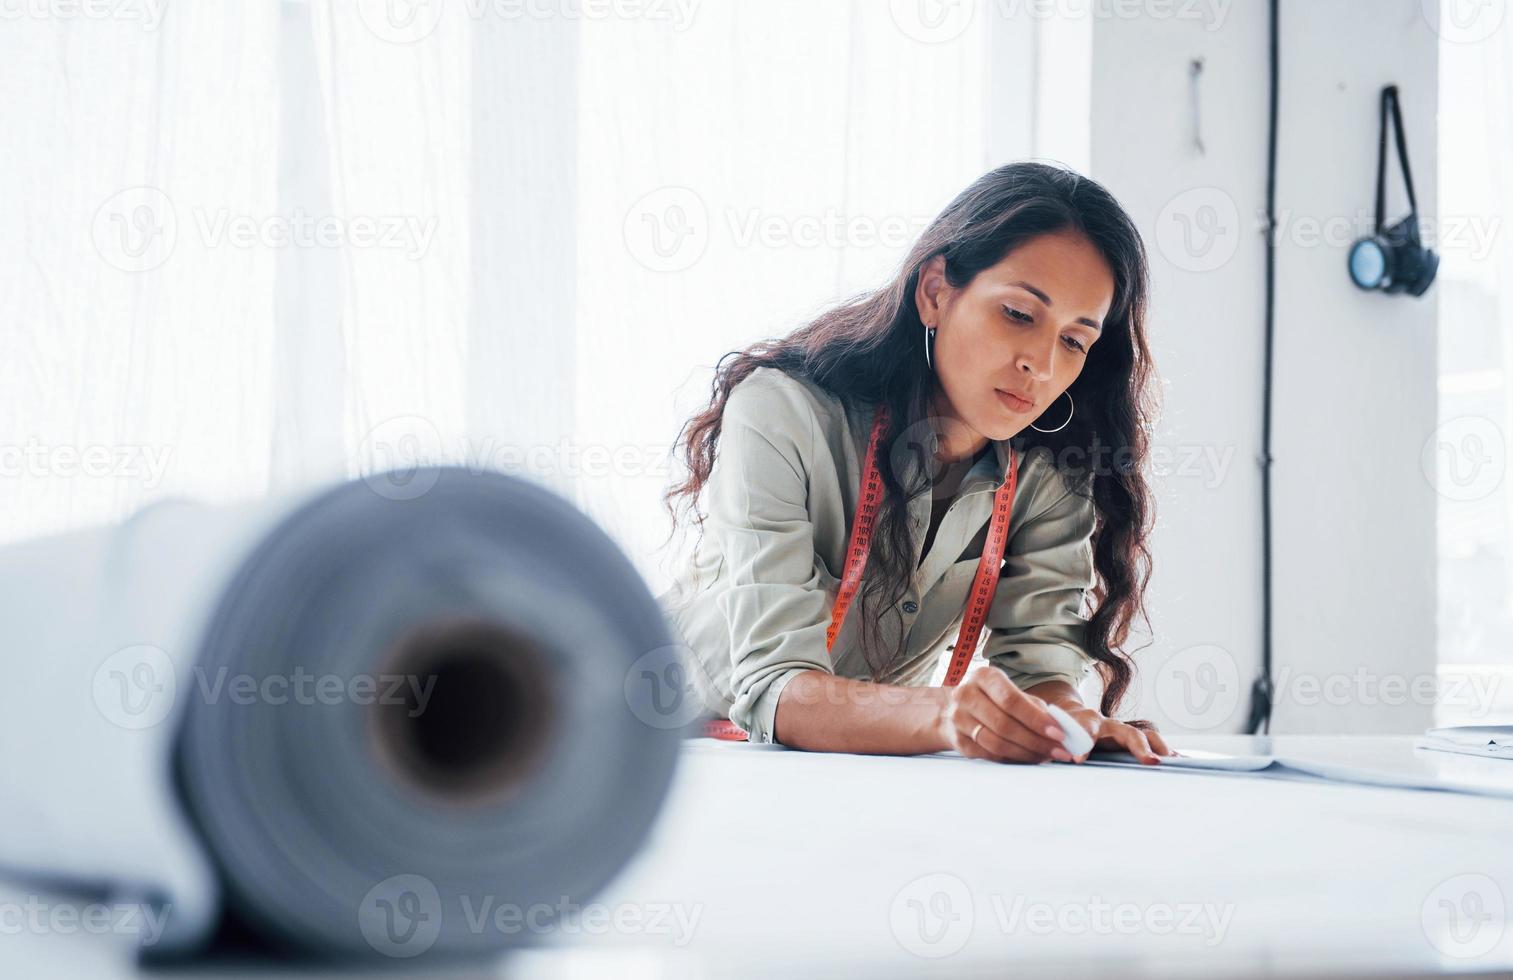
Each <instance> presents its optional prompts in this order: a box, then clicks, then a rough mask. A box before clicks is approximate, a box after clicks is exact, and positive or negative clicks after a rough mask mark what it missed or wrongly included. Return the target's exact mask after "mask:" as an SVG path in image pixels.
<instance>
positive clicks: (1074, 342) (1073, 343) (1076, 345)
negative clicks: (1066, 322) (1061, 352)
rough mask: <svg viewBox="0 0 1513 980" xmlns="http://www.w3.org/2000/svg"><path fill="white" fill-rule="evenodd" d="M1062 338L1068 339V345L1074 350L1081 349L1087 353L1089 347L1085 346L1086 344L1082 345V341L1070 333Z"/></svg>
mask: <svg viewBox="0 0 1513 980" xmlns="http://www.w3.org/2000/svg"><path fill="white" fill-rule="evenodd" d="M1061 339H1062V340H1064V341H1066V345H1067V347H1069V348H1071V349H1072V350H1075V351H1081V352H1082V353H1084V354H1086V353H1087V348H1086V347H1084V346H1082V341H1080V340H1078V339H1077V338H1076V337H1073V336H1071V335H1070V334H1068V335H1067V336H1065V337H1062V338H1061Z"/></svg>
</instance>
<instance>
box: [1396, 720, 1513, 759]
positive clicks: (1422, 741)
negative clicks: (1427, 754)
mask: <svg viewBox="0 0 1513 980" xmlns="http://www.w3.org/2000/svg"><path fill="white" fill-rule="evenodd" d="M1414 744H1415V745H1417V746H1418V747H1419V748H1421V749H1434V750H1435V751H1437V752H1460V753H1464V754H1465V755H1479V756H1485V757H1487V758H1490V759H1513V725H1453V726H1450V727H1447V728H1431V729H1429V730H1428V731H1427V732H1425V733H1424V734H1423V735H1421V736H1419V739H1418V741H1417V742H1415V743H1414Z"/></svg>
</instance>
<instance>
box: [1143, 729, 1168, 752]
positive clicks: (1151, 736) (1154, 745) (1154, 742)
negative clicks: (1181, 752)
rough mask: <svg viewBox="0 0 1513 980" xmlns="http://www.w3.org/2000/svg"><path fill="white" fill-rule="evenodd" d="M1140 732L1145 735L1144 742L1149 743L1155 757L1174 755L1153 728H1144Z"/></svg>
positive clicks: (1164, 740)
mask: <svg viewBox="0 0 1513 980" xmlns="http://www.w3.org/2000/svg"><path fill="white" fill-rule="evenodd" d="M1141 731H1142V732H1143V733H1144V735H1145V740H1146V741H1147V742H1149V743H1150V747H1151V749H1152V750H1154V751H1155V752H1156V754H1157V755H1175V754H1176V753H1175V752H1173V751H1172V750H1171V746H1169V745H1167V744H1166V739H1164V738H1162V737H1161V733H1160V732H1158V731H1156V730H1155V729H1154V728H1145V729H1142V730H1141Z"/></svg>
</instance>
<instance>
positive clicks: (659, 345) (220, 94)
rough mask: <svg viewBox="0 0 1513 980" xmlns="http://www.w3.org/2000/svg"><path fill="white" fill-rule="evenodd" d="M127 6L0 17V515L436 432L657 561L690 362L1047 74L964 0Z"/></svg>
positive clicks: (1002, 134) (375, 458)
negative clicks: (154, 14) (3, 195)
mask: <svg viewBox="0 0 1513 980" xmlns="http://www.w3.org/2000/svg"><path fill="white" fill-rule="evenodd" d="M86 6H87V5H86ZM66 9H67V10H72V9H73V8H72V7H68V8H66ZM133 9H138V10H145V9H154V10H157V11H158V12H159V14H160V19H159V20H158V21H156V22H155V23H150V24H149V23H144V22H142V21H141V20H140V19H136V20H133V19H126V18H124V17H105V18H99V17H84V16H82V15H80V16H70V15H68V14H67V13H66V12H65V6H64V5H59V7H58V10H57V11H56V12H53V13H50V14H48V15H46V16H26V17H22V18H20V19H18V20H14V21H10V22H8V23H7V25H6V29H5V31H4V32H3V33H0V79H3V80H4V81H5V82H6V83H7V86H6V87H7V91H9V92H11V93H12V97H11V98H10V99H8V100H7V104H6V106H5V108H4V109H3V110H0V112H3V113H4V116H5V121H6V122H7V123H9V125H7V126H6V130H7V132H8V133H9V134H10V137H9V139H8V145H7V148H6V150H5V151H4V153H3V154H0V176H3V177H4V178H5V179H6V182H7V186H8V188H9V191H10V193H8V194H7V200H8V201H9V206H8V215H7V216H8V218H9V219H10V220H8V221H6V222H5V223H4V224H3V226H0V258H3V260H4V264H5V269H4V273H3V275H0V316H3V322H0V338H3V340H0V467H4V473H3V477H0V540H14V539H17V538H21V537H26V536H31V535H35V534H39V533H44V532H47V531H52V530H58V529H63V528H68V527H73V526H78V525H83V524H90V523H96V522H100V521H106V520H112V519H116V518H119V517H122V516H124V515H125V514H127V513H129V512H131V511H132V510H134V509H136V508H137V507H139V506H141V505H142V504H144V503H146V502H148V501H149V500H152V499H154V498H157V497H161V496H164V495H169V494H191V495H194V496H197V497H200V498H204V499H209V500H216V501H222V500H236V499H244V498H249V497H255V496H259V495H262V494H264V493H266V492H269V491H275V490H282V489H287V488H294V487H300V486H304V485H307V484H309V483H310V482H312V481H315V480H322V479H326V478H330V477H336V476H342V475H354V474H357V473H359V472H361V471H363V470H364V469H365V468H367V467H372V466H381V465H387V464H403V463H406V462H415V461H425V460H441V461H452V462H464V463H467V464H469V465H478V466H489V467H494V468H502V469H511V470H516V471H523V472H525V473H527V475H529V476H531V477H533V478H536V479H540V480H542V481H544V482H547V483H549V484H552V485H554V486H556V487H558V488H559V489H561V490H562V491H563V492H565V493H568V494H570V495H572V496H573V497H574V499H575V500H576V501H577V502H578V503H579V504H580V506H582V507H584V508H585V509H586V510H588V511H589V512H590V513H591V514H592V515H593V516H595V517H596V518H597V519H599V520H600V521H601V523H603V524H604V526H605V527H606V528H607V529H608V530H609V531H610V533H611V534H613V535H614V536H616V537H617V538H618V539H619V540H620V542H621V543H622V544H623V545H624V546H625V548H626V549H627V551H628V552H629V553H630V554H631V555H632V558H633V559H634V560H635V561H636V562H637V564H638V565H639V566H640V568H641V569H642V571H643V572H644V573H645V574H646V575H647V577H648V579H649V580H650V581H651V583H652V585H653V586H654V587H658V588H659V587H660V586H661V585H662V584H663V582H664V581H665V575H666V572H667V569H668V567H669V561H670V560H671V559H670V558H669V557H668V556H667V555H665V554H662V555H659V554H658V552H657V546H658V545H659V544H660V543H661V542H662V541H663V539H664V538H665V537H666V534H667V531H668V529H669V525H668V524H667V523H666V521H665V519H664V517H663V515H662V510H661V505H660V496H661V493H662V491H663V490H665V489H666V487H667V485H668V483H669V481H670V480H671V478H672V476H673V475H674V474H673V471H672V470H671V469H670V468H669V459H668V449H669V447H670V444H671V442H672V440H673V438H674V437H675V436H676V435H677V432H678V429H679V427H680V425H681V424H682V422H683V421H684V420H685V419H686V418H687V417H688V415H689V414H690V413H691V412H692V411H694V410H695V409H696V408H698V407H701V406H702V405H703V404H704V403H705V401H706V399H707V393H708V391H707V389H708V381H709V377H710V370H711V369H712V367H713V365H714V363H715V361H716V360H717V359H718V358H719V356H720V355H722V354H723V353H725V352H727V351H730V350H734V349H737V348H739V347H742V346H745V345H746V344H748V343H750V342H752V341H754V340H757V339H759V338H762V337H765V336H772V335H776V334H780V333H785V332H787V331H789V330H791V329H793V328H794V327H795V326H797V325H798V324H799V323H800V322H801V321H802V319H804V318H805V317H806V316H809V315H812V314H813V313H815V312H816V311H818V310H819V309H820V308H822V307H823V306H825V305H826V304H829V303H832V302H834V301H836V300H838V299H840V298H841V297H843V296H845V295H847V294H850V293H853V292H855V291H857V290H860V289H863V288H867V287H870V286H873V285H875V284H876V283H878V282H879V281H880V280H881V279H882V278H883V277H885V276H886V275H888V274H889V273H890V272H891V271H892V269H893V267H894V265H895V264H896V262H897V260H898V259H899V258H900V257H901V255H902V254H903V252H904V250H905V249H906V247H907V244H908V242H909V241H910V239H911V238H912V237H913V235H914V234H915V233H916V232H917V231H918V230H919V229H920V228H921V227H922V226H923V224H924V223H925V222H926V221H928V220H929V218H930V217H932V216H933V215H934V214H935V212H936V211H937V210H938V209H939V208H940V207H941V206H942V205H943V204H945V202H946V201H947V200H948V199H949V198H950V196H951V195H953V194H954V193H956V192H957V191H958V190H960V189H961V188H962V187H963V186H965V184H966V183H967V182H968V181H970V180H971V179H972V178H973V177H975V176H977V175H978V174H979V173H981V172H982V171H983V170H984V169H985V168H986V167H987V166H989V165H991V164H993V163H997V162H1001V161H1002V160H1004V159H1007V158H1009V157H1011V156H1026V155H1029V154H1030V153H1031V152H1032V151H1033V150H1034V149H1035V148H1036V146H1035V140H1036V136H1035V132H1036V129H1037V126H1036V124H1035V122H1034V119H1035V114H1036V112H1037V111H1039V112H1041V113H1042V114H1043V113H1044V112H1046V111H1047V107H1048V105H1049V103H1047V100H1046V99H1044V98H1041V99H1040V100H1039V101H1038V102H1037V101H1036V96H1035V92H1034V88H1035V77H1034V72H1035V70H1036V69H1035V67H1034V64H1033V63H1032V61H1031V60H1028V59H1025V58H1024V57H1022V56H1023V55H1024V54H1025V53H1026V52H1029V51H1030V50H1031V49H1032V48H1033V41H1032V37H1033V34H1034V25H1030V26H1029V27H1028V28H1026V27H1025V26H1024V25H1023V24H1015V23H1012V22H1010V21H1005V20H1003V19H1002V18H1001V16H1000V14H1001V13H1002V11H1001V10H1000V9H999V8H998V7H997V5H993V4H989V3H985V2H984V3H977V4H966V5H956V6H953V7H947V8H942V9H941V10H939V11H935V10H934V8H933V7H932V5H931V4H930V3H923V4H917V3H914V2H912V0H908V2H903V0H899V2H889V3H872V2H861V0H855V2H852V0H825V2H815V0H764V2H762V3H760V4H758V3H745V2H736V0H705V2H703V3H694V4H681V5H680V4H668V5H652V4H647V5H634V4H631V5H621V6H620V7H616V8H613V9H610V16H601V15H599V14H596V13H594V12H593V11H594V10H595V9H596V8H592V7H590V8H587V9H585V7H584V5H581V4H560V5H555V6H554V5H552V4H535V5H524V6H522V5H518V4H489V3H480V2H476V0H430V2H417V3H408V4H407V3H401V2H398V0H361V2H357V3H350V2H345V0H283V2H281V3H273V4H241V3H236V2H232V0H201V2H197V3H194V4H173V5H167V6H159V7H156V8H152V7H151V6H150V5H139V6H138V7H136V8H133ZM932 11H934V13H936V14H941V13H943V14H944V15H945V16H944V17H943V18H942V17H935V16H927V15H930V14H931V13H932ZM617 12H618V15H616V14H617ZM601 13H602V11H601ZM1005 55H1011V57H1005ZM1042 121H1043V120H1042ZM1021 123H1022V125H1021ZM1039 128H1040V129H1045V128H1046V127H1045V126H1043V125H1042V126H1040V127H1039ZM1074 128H1075V127H1074ZM1021 131H1022V132H1023V134H1024V135H1023V137H1022V138H1021V137H1020V136H1019V133H1020V132H1021Z"/></svg>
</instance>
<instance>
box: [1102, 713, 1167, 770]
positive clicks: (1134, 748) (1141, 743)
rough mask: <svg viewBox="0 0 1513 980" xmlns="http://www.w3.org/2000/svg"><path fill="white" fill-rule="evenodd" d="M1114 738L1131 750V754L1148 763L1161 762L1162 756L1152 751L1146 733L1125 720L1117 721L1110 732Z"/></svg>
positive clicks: (1127, 749)
mask: <svg viewBox="0 0 1513 980" xmlns="http://www.w3.org/2000/svg"><path fill="white" fill-rule="evenodd" d="M1110 734H1111V735H1112V736H1113V737H1114V739H1115V740H1116V741H1117V742H1118V743H1119V744H1120V745H1122V746H1124V748H1125V750H1126V751H1128V752H1129V754H1130V755H1132V756H1134V757H1135V758H1136V759H1138V760H1140V761H1141V762H1143V763H1146V764H1148V765H1151V764H1155V763H1159V762H1160V761H1161V759H1160V757H1159V756H1157V755H1156V753H1154V752H1152V751H1151V747H1150V743H1149V742H1147V741H1146V740H1145V733H1144V732H1142V731H1141V730H1140V729H1138V728H1131V727H1130V726H1129V725H1126V724H1124V723H1123V722H1115V723H1114V730H1113V732H1111V733H1110Z"/></svg>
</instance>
